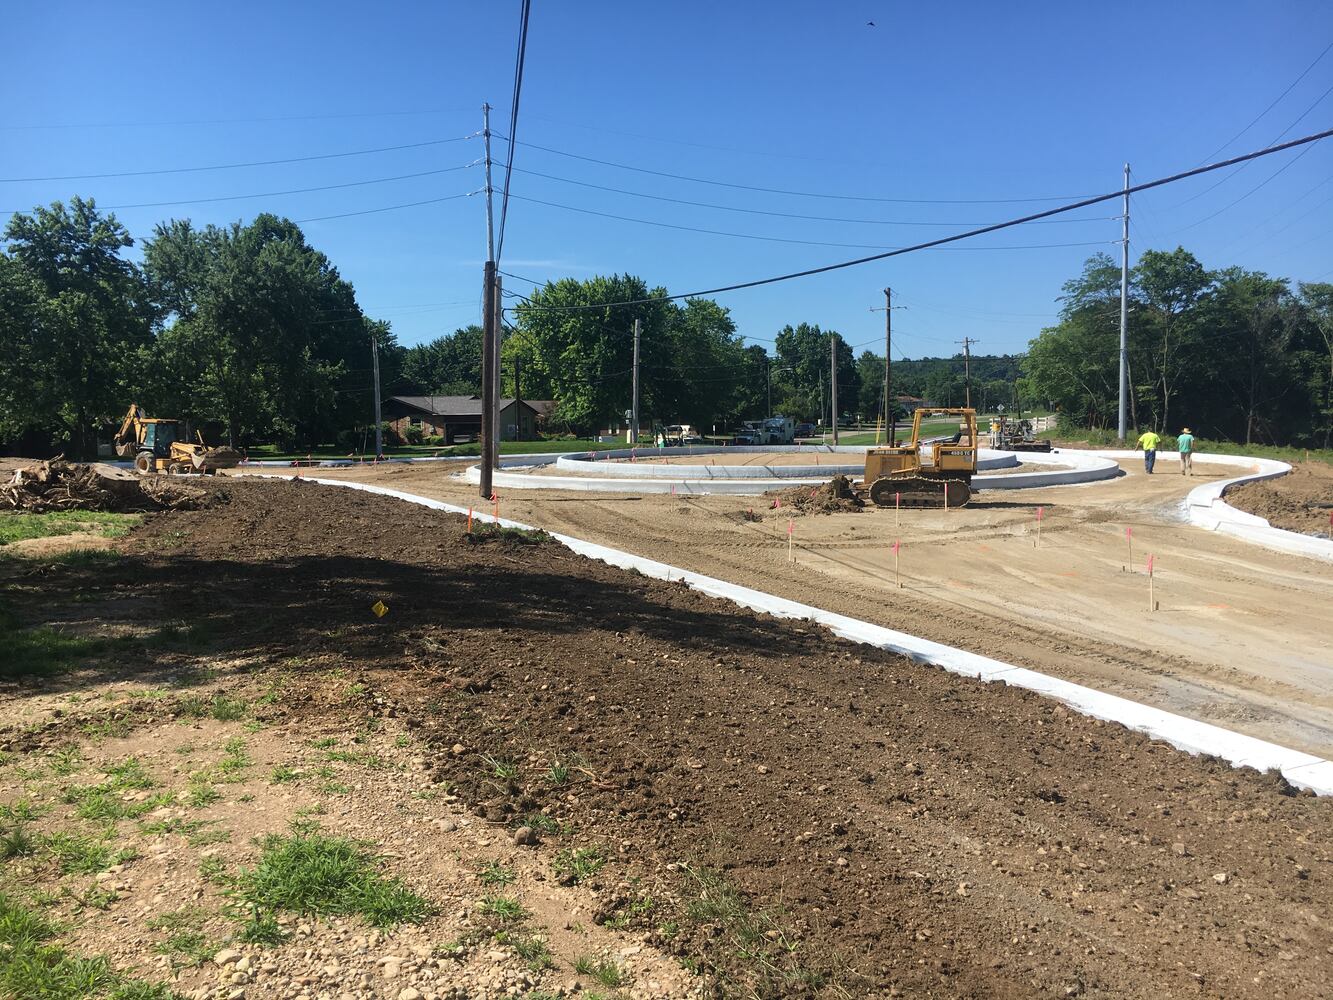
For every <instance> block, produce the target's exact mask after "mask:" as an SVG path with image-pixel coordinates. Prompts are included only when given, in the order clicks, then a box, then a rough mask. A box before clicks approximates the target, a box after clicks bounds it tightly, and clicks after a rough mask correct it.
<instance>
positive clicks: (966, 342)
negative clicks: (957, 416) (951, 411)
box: [955, 337, 976, 409]
mask: <svg viewBox="0 0 1333 1000" xmlns="http://www.w3.org/2000/svg"><path fill="white" fill-rule="evenodd" d="M955 343H958V344H962V345H963V379H964V382H963V385H964V392H965V394H966V399H967V401H966V402H965V403H964V404H963V405H964V406H966V407H967V408H968V409H971V408H972V345H973V344H975V343H976V341H975V340H973V339H972V338H971V337H964V338H963V339H962V340H958V341H955Z"/></svg>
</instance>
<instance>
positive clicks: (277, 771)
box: [268, 764, 301, 785]
mask: <svg viewBox="0 0 1333 1000" xmlns="http://www.w3.org/2000/svg"><path fill="white" fill-rule="evenodd" d="M300 780H301V774H300V772H299V771H297V770H296V769H295V768H292V767H288V766H287V765H286V764H279V765H278V766H277V767H275V768H274V769H273V773H272V774H270V775H269V776H268V783H269V784H270V785H290V784H291V783H292V782H294V781H300Z"/></svg>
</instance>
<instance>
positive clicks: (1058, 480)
mask: <svg viewBox="0 0 1333 1000" xmlns="http://www.w3.org/2000/svg"><path fill="white" fill-rule="evenodd" d="M866 450H867V447H866V446H847V445H843V446H833V445H762V446H758V445H756V446H744V445H741V446H730V447H707V446H704V447H683V448H660V449H659V448H636V449H630V448H623V449H616V450H612V451H601V452H588V451H580V452H568V453H565V454H560V455H511V456H507V457H505V458H502V459H501V461H500V469H499V471H497V472H495V473H494V474H493V477H492V482H493V483H494V485H495V486H496V487H497V488H501V489H521V490H527V489H558V490H584V491H588V492H597V493H623V492H636V493H676V494H686V495H689V494H698V495H702V494H710V493H716V494H731V495H757V494H761V493H767V492H769V491H770V490H775V489H786V488H788V487H791V486H811V485H815V484H817V483H822V482H827V481H828V480H830V479H832V478H833V477H834V476H837V475H845V476H851V477H857V478H859V477H860V476H861V475H862V473H863V471H864V469H865V453H866ZM977 467H978V473H979V474H978V475H976V476H974V477H973V479H972V488H973V489H976V490H1016V489H1030V488H1032V487H1036V486H1068V485H1071V484H1077V483H1091V482H1097V481H1099V480H1105V479H1113V478H1115V477H1117V476H1119V475H1120V474H1121V472H1120V467H1119V465H1117V463H1116V462H1115V461H1114V460H1113V459H1110V458H1107V457H1105V456H1102V455H1098V454H1095V453H1092V452H1086V451H1063V450H1059V449H1057V450H1056V451H1052V452H1050V453H1049V454H1047V453H1041V452H1025V453H1023V454H1022V455H1021V456H1020V455H1019V454H1016V453H1014V452H1006V451H994V450H991V449H987V448H983V449H981V453H980V455H979V457H978V461H977ZM463 478H464V479H465V480H466V481H467V482H469V483H476V482H480V479H481V469H480V467H479V466H475V465H474V466H472V467H470V468H469V469H467V470H466V471H465V472H464V473H463Z"/></svg>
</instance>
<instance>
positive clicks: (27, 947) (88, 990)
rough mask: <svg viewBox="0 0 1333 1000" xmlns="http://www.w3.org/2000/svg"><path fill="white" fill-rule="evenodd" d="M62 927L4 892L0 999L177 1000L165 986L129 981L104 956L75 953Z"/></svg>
mask: <svg viewBox="0 0 1333 1000" xmlns="http://www.w3.org/2000/svg"><path fill="white" fill-rule="evenodd" d="M59 933H60V928H59V927H58V926H56V924H54V923H53V922H51V921H49V920H47V919H46V918H45V917H43V916H41V915H40V914H37V913H34V912H32V911H31V910H29V909H28V908H27V907H25V906H23V905H22V904H20V903H19V902H17V901H16V900H14V899H13V898H12V897H10V896H7V895H5V894H3V893H0V996H3V997H15V998H23V1000H28V998H32V1000H84V998H104V1000H173V998H175V996H176V994H174V993H173V992H172V991H171V989H170V988H169V987H168V986H166V985H165V984H162V983H149V982H145V981H143V980H140V979H130V978H127V977H125V976H123V975H122V974H120V973H118V972H116V971H115V970H114V969H113V968H112V967H111V963H110V962H108V961H107V960H106V959H105V958H103V957H101V956H94V957H92V958H85V957H81V956H78V955H71V954H70V953H69V952H68V951H66V950H65V949H64V947H62V946H61V945H59V944H55V943H53V939H54V938H55V937H56V936H57V935H58V934H59Z"/></svg>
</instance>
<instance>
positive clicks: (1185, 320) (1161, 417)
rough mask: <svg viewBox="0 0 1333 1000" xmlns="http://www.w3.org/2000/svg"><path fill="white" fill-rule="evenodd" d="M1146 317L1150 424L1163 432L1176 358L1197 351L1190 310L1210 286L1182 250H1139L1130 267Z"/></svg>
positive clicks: (1176, 377) (1176, 380) (1178, 373)
mask: <svg viewBox="0 0 1333 1000" xmlns="http://www.w3.org/2000/svg"><path fill="white" fill-rule="evenodd" d="M1134 274H1135V279H1136V280H1135V285H1136V287H1137V289H1138V292H1139V296H1140V302H1141V304H1142V308H1143V309H1144V310H1145V311H1146V312H1147V317H1146V319H1147V320H1148V321H1149V322H1151V323H1152V324H1153V325H1154V326H1155V327H1156V331H1157V335H1158V346H1157V348H1156V349H1155V350H1154V351H1152V352H1151V353H1149V355H1148V357H1149V359H1150V364H1151V366H1152V369H1151V370H1152V372H1153V378H1152V383H1153V386H1154V388H1155V390H1156V406H1155V407H1154V410H1155V411H1156V417H1155V419H1154V422H1153V423H1154V426H1155V427H1156V429H1157V430H1158V431H1160V432H1163V433H1165V432H1166V431H1167V430H1168V427H1169V423H1170V413H1171V400H1172V397H1173V396H1174V395H1175V393H1176V390H1177V387H1178V386H1179V384H1180V380H1181V377H1182V373H1183V366H1182V364H1181V358H1182V355H1185V354H1188V353H1191V352H1193V351H1197V350H1199V349H1200V347H1201V346H1202V345H1201V340H1200V337H1199V328H1198V325H1197V324H1196V323H1195V322H1193V320H1194V318H1195V316H1196V315H1197V314H1196V313H1195V310H1194V307H1195V306H1196V305H1197V304H1198V302H1199V300H1200V298H1202V297H1203V296H1204V295H1205V294H1206V293H1207V292H1208V290H1209V288H1210V286H1211V285H1212V282H1213V279H1212V276H1211V275H1210V274H1209V273H1208V272H1207V271H1205V270H1204V268H1203V265H1202V264H1200V263H1199V261H1198V259H1197V258H1196V257H1195V256H1194V255H1193V254H1192V253H1190V252H1189V251H1188V250H1186V249H1184V248H1183V247H1176V249H1175V250H1172V251H1171V252H1170V253H1164V252H1162V251H1160V250H1145V251H1144V252H1143V254H1142V255H1141V256H1140V257H1139V263H1138V265H1137V266H1136V267H1135V268H1134Z"/></svg>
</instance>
